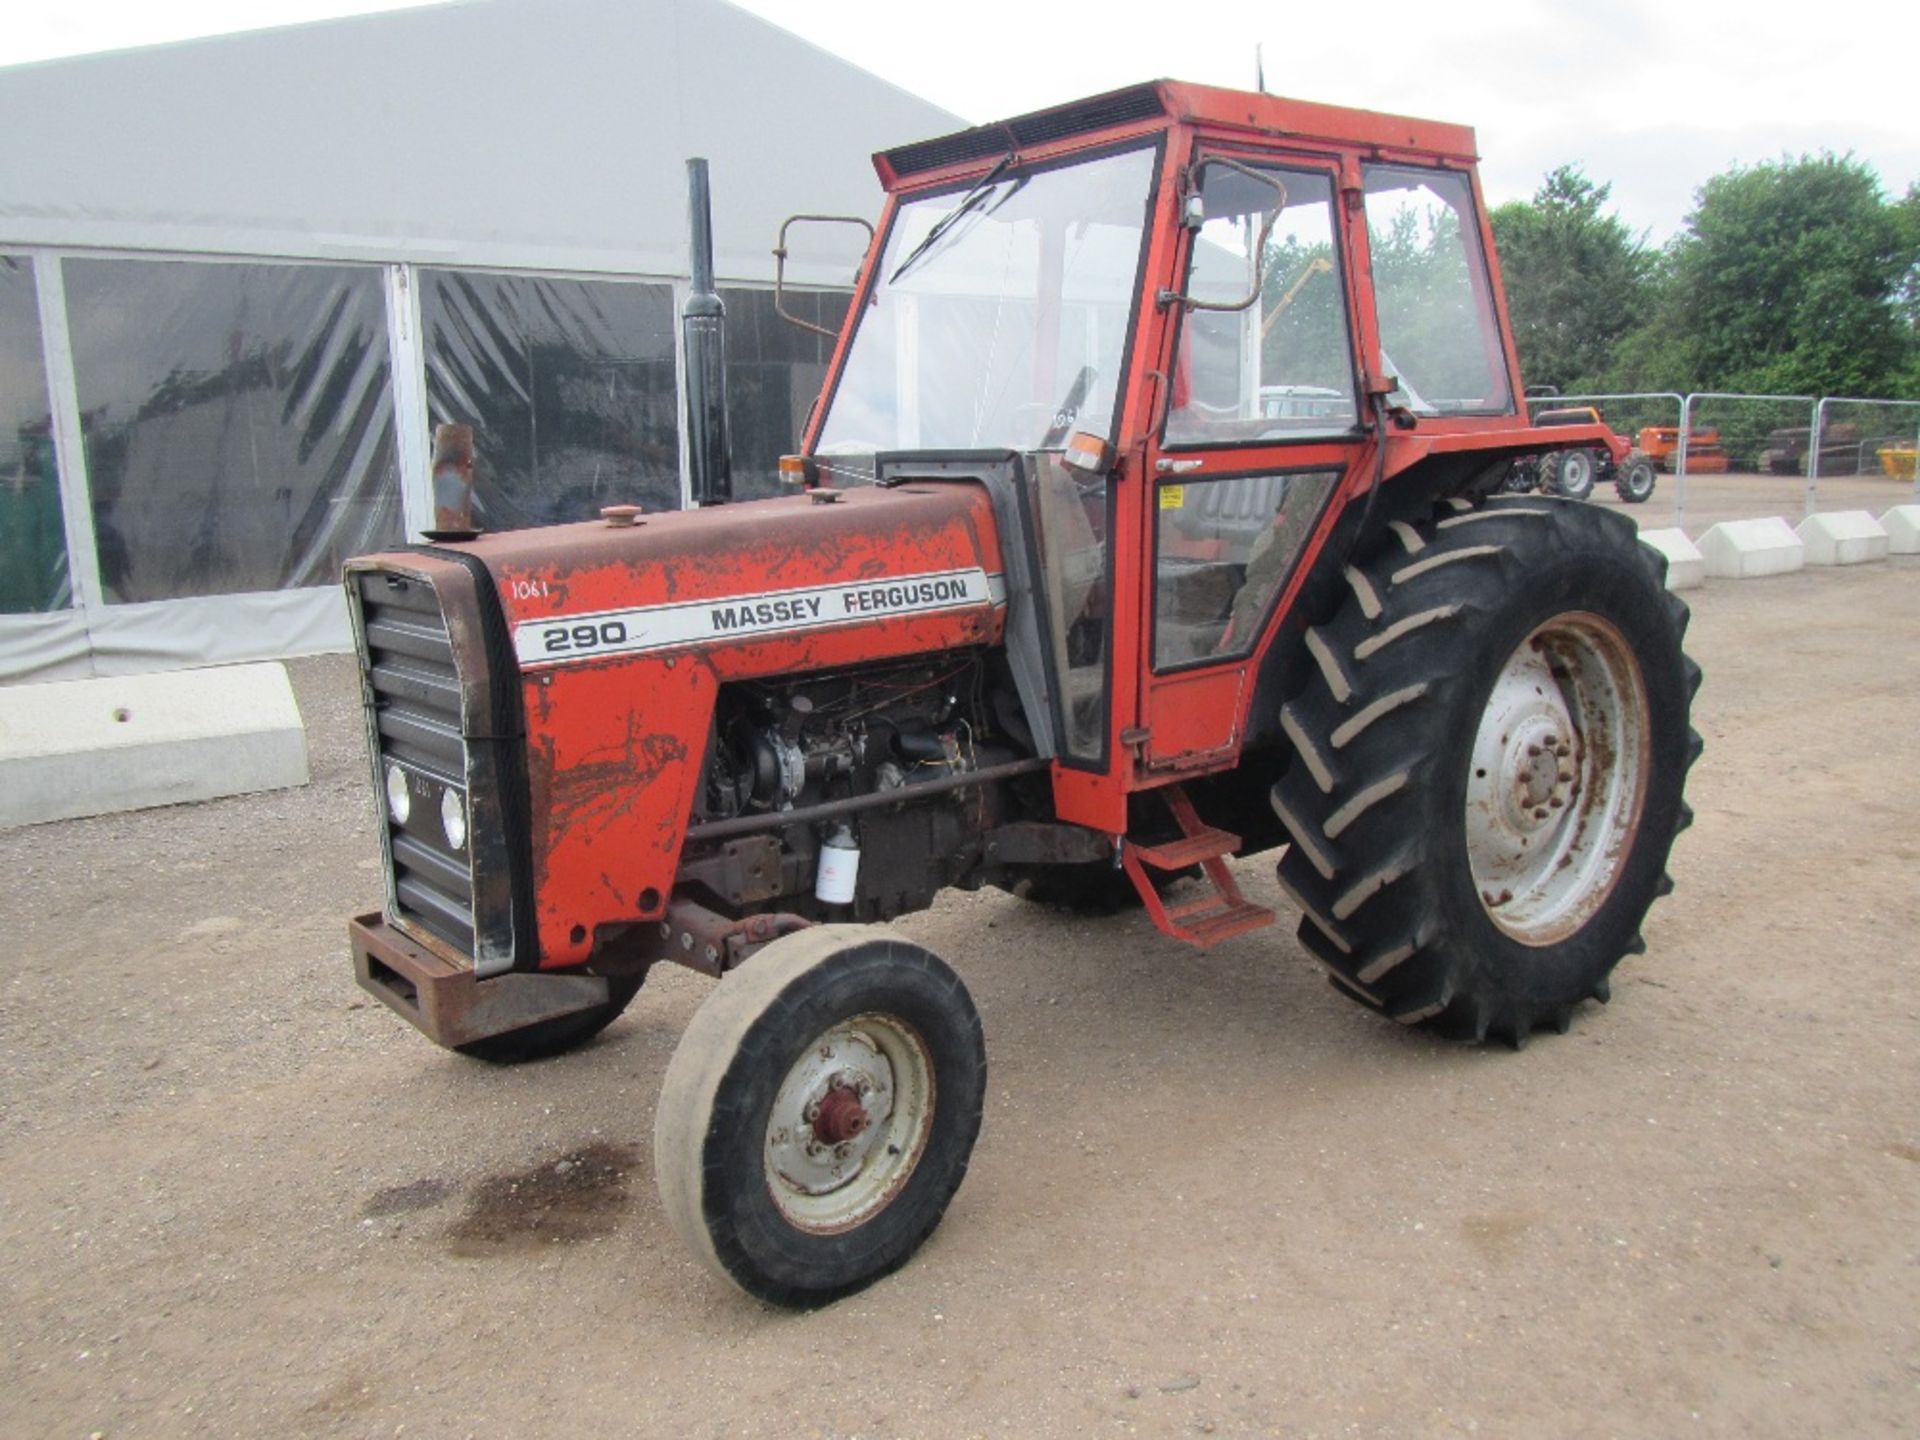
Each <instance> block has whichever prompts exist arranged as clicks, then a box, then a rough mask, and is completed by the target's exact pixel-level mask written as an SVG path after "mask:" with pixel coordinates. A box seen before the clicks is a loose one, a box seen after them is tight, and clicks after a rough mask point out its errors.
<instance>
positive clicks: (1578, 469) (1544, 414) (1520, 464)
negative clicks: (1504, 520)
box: [1504, 405, 1655, 505]
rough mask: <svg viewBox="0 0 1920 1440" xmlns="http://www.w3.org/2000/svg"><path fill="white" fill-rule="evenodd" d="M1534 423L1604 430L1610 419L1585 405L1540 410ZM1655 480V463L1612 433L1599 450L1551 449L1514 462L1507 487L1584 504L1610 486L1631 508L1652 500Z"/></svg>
mask: <svg viewBox="0 0 1920 1440" xmlns="http://www.w3.org/2000/svg"><path fill="white" fill-rule="evenodd" d="M1533 423H1534V424H1535V425H1539V426H1556V425H1582V426H1585V425H1604V424H1605V423H1606V420H1605V417H1604V416H1603V415H1602V414H1601V413H1600V411H1599V409H1598V408H1597V407H1594V406H1591V405H1580V406H1568V407H1566V408H1564V409H1559V410H1541V411H1539V412H1537V413H1536V414H1535V415H1534V417H1533ZM1654 479H1655V477H1654V466H1653V461H1652V459H1651V458H1649V457H1648V456H1647V455H1646V454H1645V453H1644V452H1643V451H1641V450H1639V449H1638V448H1636V447H1635V446H1634V444H1633V442H1632V441H1630V440H1628V439H1627V438H1626V436H1624V435H1616V434H1614V433H1613V432H1612V431H1611V430H1609V431H1607V433H1606V436H1605V442H1604V443H1603V444H1600V445H1593V446H1572V447H1569V448H1567V449H1564V450H1549V451H1547V452H1546V453H1545V454H1543V455H1527V456H1523V457H1521V458H1520V459H1517V460H1515V461H1514V462H1513V465H1512V467H1511V468H1510V469H1509V470H1508V472H1507V482H1506V485H1505V487H1504V488H1505V490H1506V492H1507V493H1508V494H1513V495H1525V494H1527V493H1529V492H1531V491H1534V490H1538V491H1540V492H1541V493H1543V494H1547V495H1560V496H1564V497H1565V498H1566V499H1568V500H1585V499H1586V498H1587V497H1588V496H1590V495H1592V494H1593V489H1594V486H1596V485H1599V484H1603V483H1605V482H1608V481H1611V482H1612V484H1613V488H1614V493H1615V494H1617V495H1618V496H1619V497H1620V498H1621V499H1622V500H1624V501H1625V502H1626V503H1627V504H1629V505H1638V504H1640V503H1642V502H1643V501H1645V500H1648V499H1651V498H1652V496H1653V487H1654Z"/></svg>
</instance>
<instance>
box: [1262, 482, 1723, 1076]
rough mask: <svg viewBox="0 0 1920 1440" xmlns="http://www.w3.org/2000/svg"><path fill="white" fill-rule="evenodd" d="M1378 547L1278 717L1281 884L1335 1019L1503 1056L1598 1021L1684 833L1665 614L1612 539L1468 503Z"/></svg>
mask: <svg viewBox="0 0 1920 1440" xmlns="http://www.w3.org/2000/svg"><path fill="white" fill-rule="evenodd" d="M1451 503H1452V505H1454V506H1455V507H1459V508H1455V509H1453V510H1451V511H1450V512H1448V513H1447V514H1446V515H1445V517H1444V518H1441V519H1439V520H1438V521H1437V522H1435V523H1430V524H1425V525H1411V524H1407V523H1405V522H1400V523H1396V524H1395V525H1394V526H1393V537H1392V539H1390V540H1389V541H1388V543H1387V544H1386V545H1385V547H1384V549H1383V553H1381V554H1380V555H1378V556H1377V557H1376V558H1375V559H1374V560H1373V561H1372V562H1370V563H1369V564H1366V565H1364V566H1360V567H1356V568H1354V569H1352V570H1350V571H1349V572H1348V579H1349V591H1350V593H1349V594H1348V596H1347V597H1346V600H1345V603H1344V604H1343V606H1342V608H1341V609H1340V610H1339V612H1338V613H1337V614H1336V615H1335V616H1334V618H1333V619H1332V620H1331V621H1329V622H1328V623H1327V624H1325V625H1322V626H1317V627H1315V628H1314V629H1313V630H1312V631H1310V632H1309V636H1308V649H1309V651H1310V653H1311V654H1312V655H1313V657H1314V659H1315V661H1316V662H1317V663H1316V666H1315V668H1314V670H1313V672H1312V674H1311V675H1310V676H1309V679H1308V683H1307V685H1306V687H1305V689H1304V690H1303V691H1302V692H1301V693H1300V694H1299V695H1297V696H1295V697H1294V698H1293V699H1291V700H1290V701H1289V702H1288V703H1287V705H1286V706H1285V708H1284V709H1283V711H1282V714H1281V723H1282V728H1283V729H1284V731H1285V732H1286V734H1287V736H1288V738H1289V739H1290V740H1291V742H1292V744H1293V747H1294V759H1293V763H1292V764H1290V765H1289V767H1288V769H1287V771H1286V773H1285V774H1284V775H1283V776H1282V777H1281V780H1280V783H1279V784H1278V785H1276V786H1275V787H1274V795H1273V800H1274V808H1275V810H1276V812H1277V813H1278V815H1279V818H1280V820H1281V822H1282V824H1284V825H1285V827H1286V828H1287V831H1288V833H1289V836H1290V838H1291V840H1292V842H1293V843H1292V844H1291V845H1290V846H1289V847H1288V849H1287V851H1286V853H1285V854H1284V855H1283V856H1282V858H1281V861H1280V880H1281V883H1282V885H1283V886H1284V887H1285V888H1286V889H1287V890H1288V891H1289V892H1290V893H1291V894H1292V895H1293V897H1294V899H1295V900H1296V902H1297V903H1298V904H1299V906H1300V908H1301V910H1302V912H1303V919H1302V921H1301V924H1300V932H1299V933H1300V939H1301V942H1302V944H1303V945H1304V946H1305V947H1306V948H1307V950H1308V951H1309V952H1310V953H1312V954H1313V955H1314V956H1315V957H1316V958H1318V959H1319V960H1320V961H1321V962H1322V963H1324V964H1325V965H1326V967H1327V969H1328V971H1329V972H1330V973H1331V975H1332V977H1333V979H1334V980H1335V982H1336V983H1337V985H1338V986H1339V988H1340V989H1341V990H1342V991H1343V993H1345V994H1347V995H1349V996H1351V997H1352V998H1354V999H1356V1000H1358V1001H1360V1002H1362V1003H1363V1004H1366V1005H1368V1006H1370V1007H1372V1008H1373V1009H1376V1010H1379V1011H1381V1012H1382V1013H1384V1014H1387V1015H1390V1016H1392V1017H1393V1018H1394V1019H1396V1020H1400V1021H1402V1022H1404V1023H1407V1024H1413V1023H1418V1022H1422V1021H1426V1022H1430V1023H1432V1024H1434V1025H1437V1026H1439V1027H1440V1028H1442V1029H1443V1030H1445V1031H1447V1032H1448V1033H1452V1034H1456V1035H1461V1036H1465V1037H1470V1038H1473V1039H1476V1040H1478V1039H1483V1038H1485V1037H1486V1036H1487V1035H1489V1034H1492V1035H1498V1036H1502V1037H1504V1038H1506V1039H1508V1040H1510V1041H1512V1042H1513V1043H1514V1044H1516V1045H1519V1044H1523V1043H1524V1042H1525V1041H1526V1039H1527V1037H1528V1035H1529V1034H1530V1033H1531V1032H1532V1031H1533V1029H1534V1028H1535V1026H1536V1025H1538V1024H1541V1023H1550V1024H1553V1025H1555V1026H1556V1027H1558V1028H1561V1029H1564V1028H1565V1027H1566V1026H1567V1024H1568V1023H1569V1021H1570V1017H1571V1015H1572V1012H1573V1008H1574V1007H1575V1006H1576V1005H1578V1004H1579V1003H1580V1002H1581V1001H1582V1000H1585V999H1587V998H1590V997H1591V998H1594V999H1599V1000H1605V999H1606V998H1607V994H1608V976H1609V975H1610V973H1611V972H1612V970H1613V967H1614V966H1615V965H1616V964H1617V963H1618V962H1619V960H1620V958H1621V957H1622V956H1623V955H1625V954H1629V953H1637V952H1638V951H1640V950H1641V949H1644V948H1645V947H1644V942H1643V941H1642V940H1641V938H1640V927H1641V925H1642V923H1643V921H1644V919H1645V917H1646V913H1647V910H1648V908H1649V907H1650V906H1651V905H1652V903H1653V901H1654V900H1655V899H1656V898H1657V897H1658V896H1660V895H1663V894H1665V893H1666V892H1667V890H1668V889H1670V888H1671V882H1670V881H1669V880H1668V879H1667V876H1666V861H1667V854H1668V851H1669V850H1670V849H1671V847H1672V844H1673V839H1674V836H1675V835H1676V834H1677V833H1678V831H1679V830H1681V829H1682V828H1684V827H1685V825H1686V824H1687V823H1688V822H1689V821H1690V820H1691V818H1692V817H1691V814H1690V812H1689V811H1688V809H1687V807H1686V804H1685V802H1684V801H1683V799H1682V795H1681V792H1682V788H1683V786H1684V783H1685V778H1686V773H1687V769H1688V767H1689V766H1691V765H1692V763H1693V761H1694V760H1695V759H1696V758H1697V756H1698V755H1699V751H1700V740H1699V737H1698V736H1697V735H1695V734H1694V733H1693V731H1692V729H1691V728H1690V727H1689V725H1688V710H1689V708H1690V705H1691V702H1692V698H1693V693H1694V691H1695V689H1696V688H1697V687H1698V685H1699V678H1700V672H1699V669H1698V667H1696V666H1695V665H1694V664H1693V663H1692V662H1691V661H1689V660H1688V659H1687V658H1686V656H1685V655H1684V653H1683V652H1682V650H1681V638H1682V636H1683V634H1684V632H1685V628H1686V621H1687V610H1686V607H1685V606H1684V605H1683V604H1682V603H1681V602H1680V601H1679V600H1678V599H1677V598H1675V597H1674V596H1672V595H1670V594H1668V593H1667V591H1666V589H1665V585H1664V576H1663V574H1662V566H1663V562H1662V561H1661V559H1660V558H1659V557H1658V556H1657V555H1656V554H1655V552H1653V551H1652V550H1650V549H1649V548H1647V547H1645V546H1643V545H1641V544H1640V543H1639V541H1638V539H1637V538H1636V532H1635V529H1634V526H1633V524H1632V523H1631V522H1630V521H1628V520H1626V519H1625V517H1623V516H1621V515H1619V514H1617V513H1614V512H1611V511H1606V510H1602V509H1598V508H1594V507H1589V506H1584V505H1572V504H1565V503H1561V502H1558V501H1554V500H1549V499H1537V498H1530V499H1525V500H1506V499H1494V500H1490V501H1487V502H1486V503H1485V504H1484V505H1483V506H1480V507H1474V506H1471V505H1469V504H1468V503H1467V502H1465V501H1455V502H1451Z"/></svg>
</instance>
